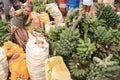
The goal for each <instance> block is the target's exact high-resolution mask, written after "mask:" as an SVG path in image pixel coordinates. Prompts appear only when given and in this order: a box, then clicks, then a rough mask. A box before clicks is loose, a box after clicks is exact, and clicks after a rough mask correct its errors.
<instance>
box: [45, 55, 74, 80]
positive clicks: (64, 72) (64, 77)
mask: <svg viewBox="0 0 120 80" xmlns="http://www.w3.org/2000/svg"><path fill="white" fill-rule="evenodd" d="M45 74H46V80H72V79H71V76H70V72H69V71H68V69H67V67H66V65H65V63H64V61H63V59H62V57H60V56H55V57H52V58H49V59H47V60H46V61H45Z"/></svg>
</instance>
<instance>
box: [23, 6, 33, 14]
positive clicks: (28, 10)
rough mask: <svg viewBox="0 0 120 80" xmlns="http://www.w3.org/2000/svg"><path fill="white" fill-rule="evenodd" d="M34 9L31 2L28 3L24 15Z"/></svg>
mask: <svg viewBox="0 0 120 80" xmlns="http://www.w3.org/2000/svg"><path fill="white" fill-rule="evenodd" d="M32 10H33V6H32V5H31V4H28V5H26V6H25V7H24V15H25V16H28V15H29V14H30V13H31V11H32Z"/></svg>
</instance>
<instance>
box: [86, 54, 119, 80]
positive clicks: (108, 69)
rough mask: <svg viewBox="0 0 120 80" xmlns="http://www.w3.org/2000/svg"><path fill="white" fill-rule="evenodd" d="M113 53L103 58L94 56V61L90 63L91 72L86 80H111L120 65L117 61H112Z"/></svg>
mask: <svg viewBox="0 0 120 80" xmlns="http://www.w3.org/2000/svg"><path fill="white" fill-rule="evenodd" d="M111 58H112V55H109V56H108V57H106V58H105V59H103V60H101V59H100V58H98V57H94V58H93V61H94V63H93V64H91V65H90V68H91V69H90V72H89V74H88V75H87V79H86V80H111V78H113V77H115V76H116V75H117V74H118V71H119V69H120V66H118V63H117V62H116V61H111Z"/></svg>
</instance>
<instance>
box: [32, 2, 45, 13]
mask: <svg viewBox="0 0 120 80" xmlns="http://www.w3.org/2000/svg"><path fill="white" fill-rule="evenodd" d="M31 3H32V5H33V6H34V7H33V10H34V11H36V12H45V11H46V3H45V1H44V0H31Z"/></svg>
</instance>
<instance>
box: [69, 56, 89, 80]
mask: <svg viewBox="0 0 120 80" xmlns="http://www.w3.org/2000/svg"><path fill="white" fill-rule="evenodd" d="M68 65H69V68H70V72H71V74H72V75H73V76H74V77H75V78H76V79H77V80H85V79H86V76H87V73H88V72H89V68H90V66H89V62H88V61H81V60H80V59H79V57H78V55H77V54H73V55H72V59H70V61H69V63H68Z"/></svg>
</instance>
